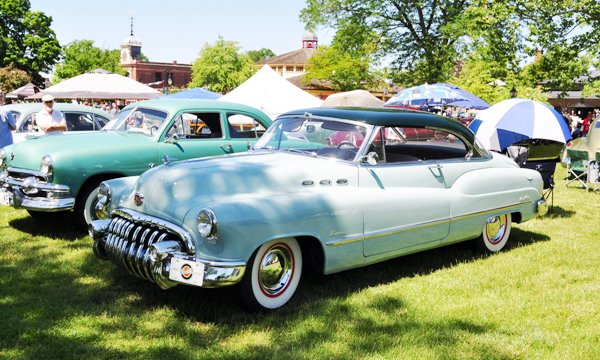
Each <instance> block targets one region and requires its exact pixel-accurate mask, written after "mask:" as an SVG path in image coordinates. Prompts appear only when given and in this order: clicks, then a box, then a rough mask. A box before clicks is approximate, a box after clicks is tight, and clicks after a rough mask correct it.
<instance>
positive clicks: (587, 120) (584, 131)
mask: <svg viewBox="0 0 600 360" xmlns="http://www.w3.org/2000/svg"><path fill="white" fill-rule="evenodd" d="M593 121H594V113H592V112H591V111H588V114H587V116H586V117H585V119H583V124H582V127H581V135H582V136H587V133H588V131H590V124H591V123H592V122H593Z"/></svg>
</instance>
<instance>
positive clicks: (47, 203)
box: [0, 172, 75, 212]
mask: <svg viewBox="0 0 600 360" xmlns="http://www.w3.org/2000/svg"><path fill="white" fill-rule="evenodd" d="M0 192H2V193H4V198H7V199H10V201H9V204H8V205H10V206H12V207H14V208H15V209H19V208H23V209H27V210H36V211H46V212H54V211H64V210H71V209H73V205H74V204H75V197H74V196H73V195H72V194H71V190H70V188H69V187H68V186H66V185H60V184H52V183H48V182H44V181H40V180H39V179H38V178H37V177H35V176H30V177H27V178H25V179H23V180H18V179H13V178H11V177H10V176H8V174H7V173H6V172H2V173H1V174H0Z"/></svg>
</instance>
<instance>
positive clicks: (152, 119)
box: [102, 108, 167, 136]
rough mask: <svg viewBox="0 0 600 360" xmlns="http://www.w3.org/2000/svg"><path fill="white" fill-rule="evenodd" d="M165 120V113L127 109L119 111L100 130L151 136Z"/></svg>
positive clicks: (143, 109)
mask: <svg viewBox="0 0 600 360" xmlns="http://www.w3.org/2000/svg"><path fill="white" fill-rule="evenodd" d="M166 119H167V113H166V112H164V111H160V110H155V109H146V108H129V109H123V110H122V111H120V112H119V113H118V114H117V116H116V117H115V118H113V119H112V120H110V121H109V122H108V123H107V124H106V125H105V126H104V127H103V128H102V130H105V131H129V132H136V133H139V134H143V135H148V136H153V135H154V134H156V133H157V130H158V129H160V127H161V126H162V125H163V123H164V122H165V120H166Z"/></svg>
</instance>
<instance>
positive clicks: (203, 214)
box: [198, 208, 218, 239]
mask: <svg viewBox="0 0 600 360" xmlns="http://www.w3.org/2000/svg"><path fill="white" fill-rule="evenodd" d="M217 230H218V229H217V216H216V215H215V213H214V211H212V210H211V209H209V208H205V209H202V210H201V211H200V214H198V232H200V235H202V237H204V238H207V239H211V238H214V237H215V236H216V235H217Z"/></svg>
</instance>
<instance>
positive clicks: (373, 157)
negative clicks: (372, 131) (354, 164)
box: [361, 151, 379, 165]
mask: <svg viewBox="0 0 600 360" xmlns="http://www.w3.org/2000/svg"><path fill="white" fill-rule="evenodd" d="M361 161H362V162H366V163H367V164H369V165H377V163H378V162H379V155H377V153H376V152H375V151H371V152H370V153H368V154H367V155H366V156H363V157H362V159H361Z"/></svg>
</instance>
